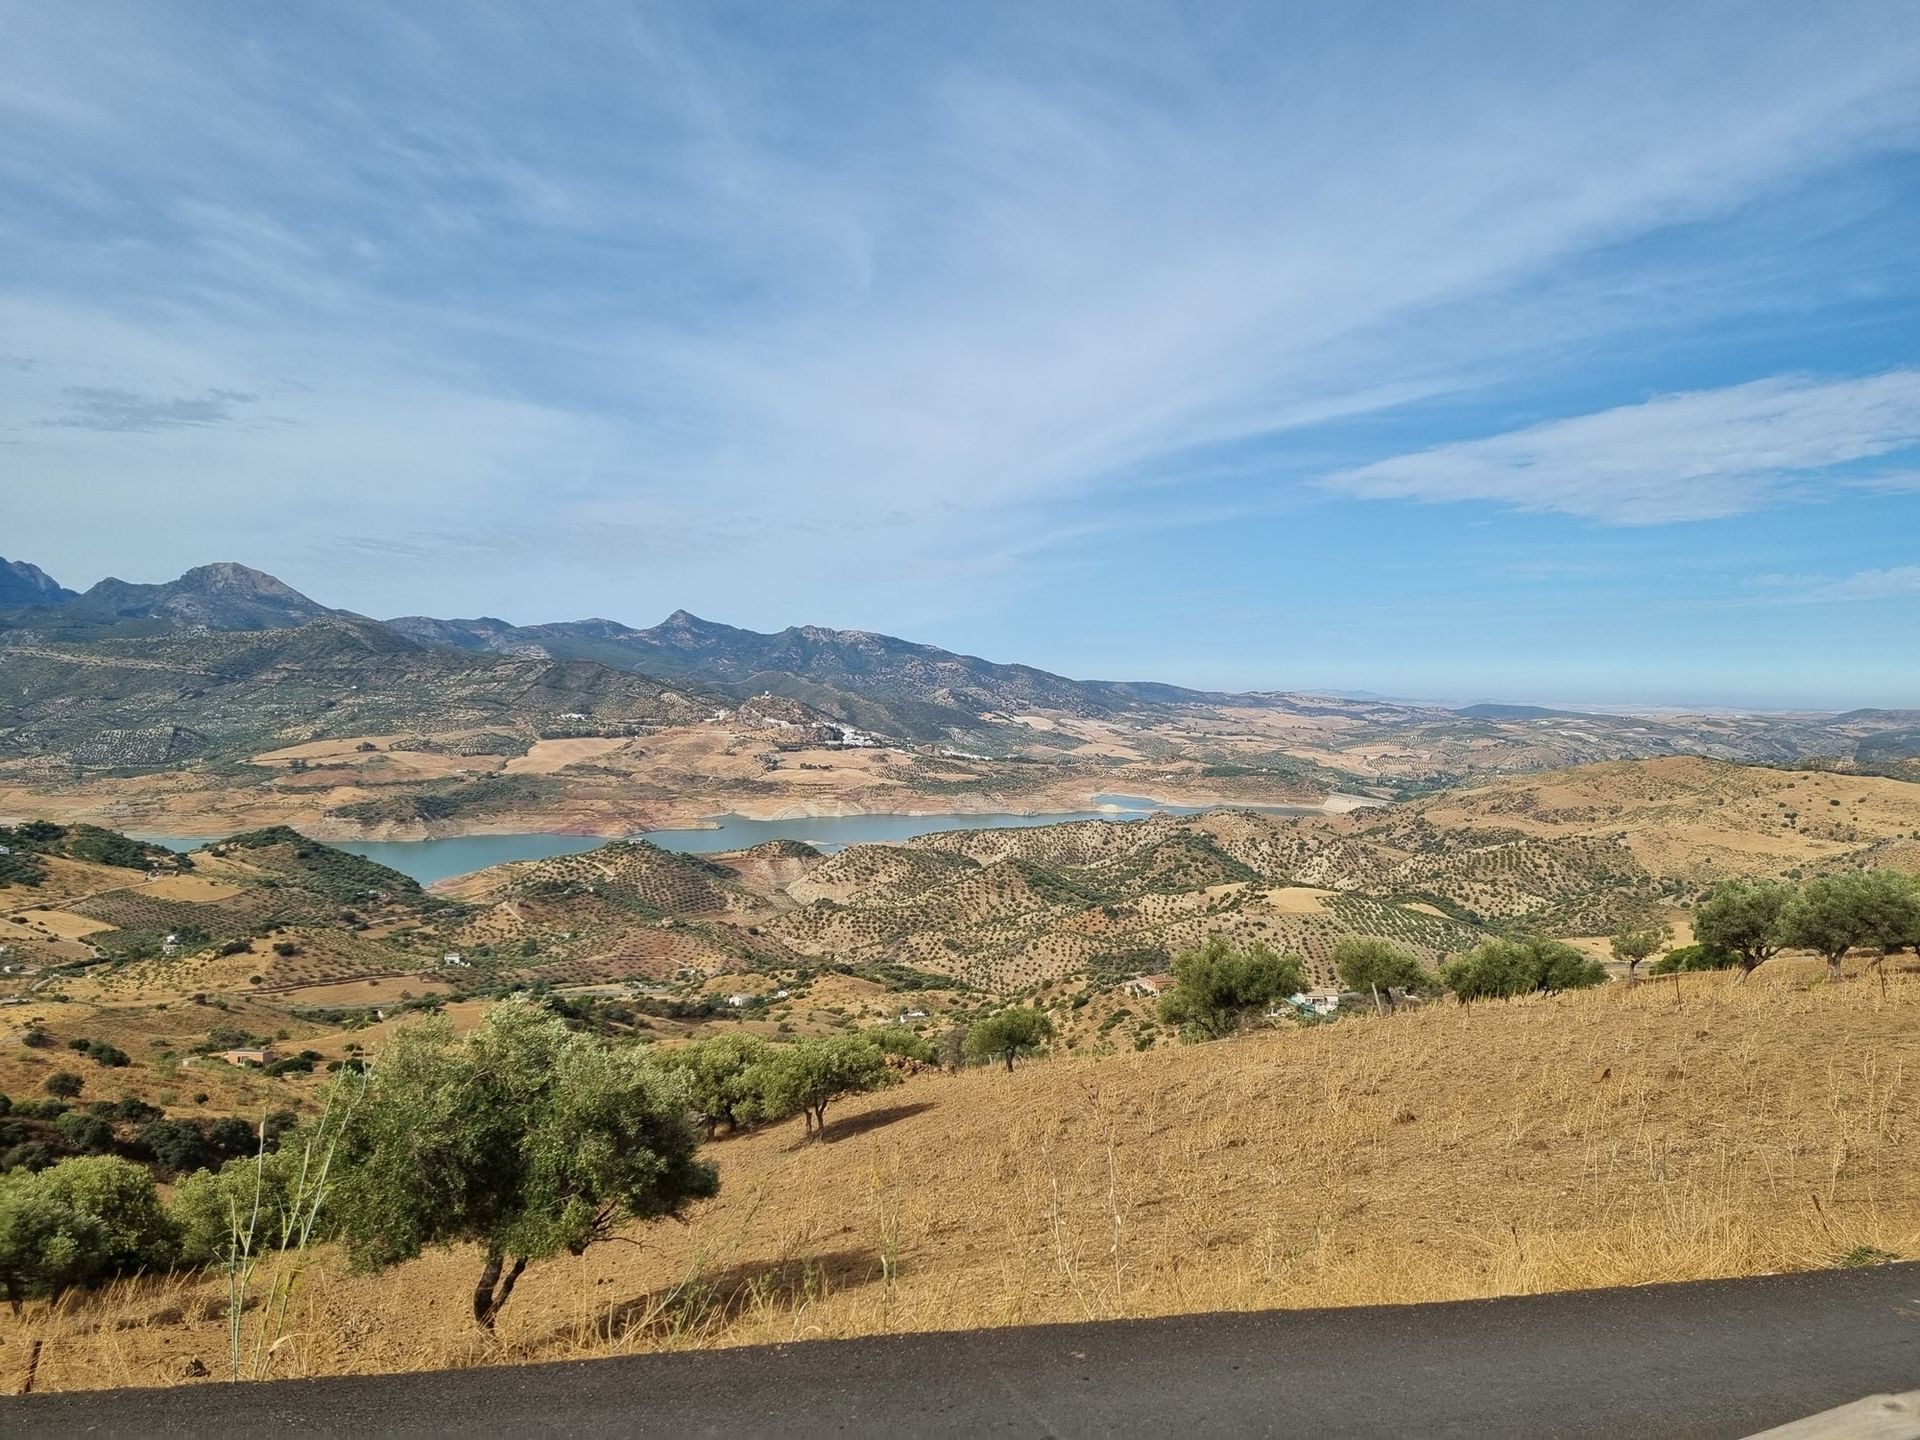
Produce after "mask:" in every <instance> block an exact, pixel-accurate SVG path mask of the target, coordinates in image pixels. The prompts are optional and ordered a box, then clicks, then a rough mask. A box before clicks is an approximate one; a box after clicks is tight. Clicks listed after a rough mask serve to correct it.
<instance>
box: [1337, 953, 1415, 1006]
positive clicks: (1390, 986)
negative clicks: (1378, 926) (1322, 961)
mask: <svg viewBox="0 0 1920 1440" xmlns="http://www.w3.org/2000/svg"><path fill="white" fill-rule="evenodd" d="M1329 958H1330V959H1331V960H1332V961H1333V968H1334V973H1336V974H1337V975H1339V977H1340V983H1341V984H1342V985H1344V986H1345V987H1346V988H1347V989H1349V990H1359V991H1362V992H1371V993H1372V995H1373V997H1374V1004H1375V1005H1377V1006H1384V1007H1385V1008H1386V1009H1389V1010H1390V1009H1392V1008H1393V992H1394V989H1395V988H1396V987H1398V988H1399V989H1402V990H1417V989H1419V988H1420V987H1421V986H1423V985H1425V984H1426V983H1427V982H1428V980H1429V979H1430V977H1429V976H1428V974H1427V972H1426V970H1425V969H1424V968H1423V967H1422V966H1421V964H1420V962H1419V961H1418V960H1416V959H1414V957H1413V956H1412V955H1410V954H1408V953H1407V952H1406V951H1405V950H1402V949H1401V948H1400V947H1399V946H1398V945H1396V944H1394V943H1393V942H1392V941H1391V940H1381V939H1378V938H1376V937H1374V936H1371V935H1346V936H1342V937H1341V938H1340V939H1339V940H1337V941H1335V942H1334V946H1333V950H1332V952H1331V954H1330V956H1329Z"/></svg>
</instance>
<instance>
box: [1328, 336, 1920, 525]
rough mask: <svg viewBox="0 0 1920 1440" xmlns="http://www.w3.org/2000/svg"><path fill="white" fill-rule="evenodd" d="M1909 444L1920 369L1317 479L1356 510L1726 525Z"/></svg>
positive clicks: (1488, 442)
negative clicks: (1459, 504) (1519, 513)
mask: <svg viewBox="0 0 1920 1440" xmlns="http://www.w3.org/2000/svg"><path fill="white" fill-rule="evenodd" d="M1914 445H1920V371H1915V370H1908V369H1901V370H1890V371H1887V372H1886V373H1884V374H1880V375H1870V376H1865V377H1862V378H1859V379H1852V380H1836V381H1816V380H1810V379H1806V378H1800V377H1776V378H1772V379H1767V380H1757V381H1754V382H1752V383H1750V384H1746V385H1734V386H1729V387H1727V388H1725V389H1720V390H1696V391H1690V392H1687V393H1684V394H1678V395H1661V396H1656V397H1655V398H1653V399H1651V400H1647V401H1644V402H1642V403H1640V404H1637V405H1620V406H1616V407H1614V408H1612V409H1609V410H1602V411H1598V412H1596V413H1594V414H1591V415H1580V416H1575V417H1573V418H1571V419H1566V420H1552V421H1548V422H1546V423H1544V424H1540V425H1532V426H1529V427H1527V428H1526V429H1524V430H1515V431H1511V432H1509V433H1507V434H1505V435H1495V436H1492V437H1490V438H1487V439H1482V440H1465V441H1460V442H1457V443H1454V444H1449V445H1440V446H1436V447H1434V448H1432V449H1429V450H1422V451H1419V452H1417V453H1415V454H1411V455H1400V456H1395V457H1393V458H1392V459H1387V460H1380V461H1375V462H1374V463H1372V464H1370V465H1361V466H1357V467H1355V468H1352V469H1348V470H1343V471H1339V472H1337V473H1335V474H1332V475H1329V476H1327V477H1325V480H1324V482H1323V483H1324V484H1326V485H1328V486H1330V487H1331V488H1333V489H1335V490H1339V491H1343V492H1345V493H1347V494H1349V495H1356V496H1361V497H1364V498H1368V499H1404V500H1423V501H1428V502H1431V503H1444V502H1448V501H1463V500H1480V501H1492V502H1494V503H1496V504H1501V505H1507V506H1512V507H1514V508H1517V509H1521V510H1534V511H1557V512H1559V513H1561V514H1565V515H1577V516H1582V517H1585V518H1587V519H1591V520H1600V521H1605V522H1608V523H1612V524H1621V525H1648V524H1659V523H1663V522H1668V521H1676V520H1709V519H1715V518H1718V517H1720V516H1725V515H1735V514H1739V513H1741V512H1742V511H1746V510H1751V509H1753V508H1755V507H1756V506H1759V505H1761V504H1764V503H1767V502H1769V501H1772V500H1775V499H1778V498H1780V497H1781V496H1783V495H1786V494H1791V493H1793V492H1795V491H1797V490H1801V489H1805V488H1808V487H1812V486H1818V485H1821V484H1832V483H1836V477H1835V476H1834V473H1833V472H1835V471H1836V470H1837V469H1839V468H1840V467H1845V466H1848V465H1853V464H1856V463H1858V462H1860V461H1863V460H1872V459H1875V458H1878V457H1880V456H1884V455H1890V454H1894V453H1897V452H1899V451H1901V450H1905V449H1907V448H1909V447H1911V446H1914Z"/></svg>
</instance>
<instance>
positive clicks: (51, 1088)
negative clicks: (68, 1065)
mask: <svg viewBox="0 0 1920 1440" xmlns="http://www.w3.org/2000/svg"><path fill="white" fill-rule="evenodd" d="M40 1088H41V1089H43V1090H45V1091H46V1092H47V1094H49V1095H54V1096H58V1097H59V1098H60V1099H62V1100H71V1099H73V1098H74V1097H75V1096H76V1095H78V1094H79V1093H80V1092H81V1091H82V1090H84V1089H86V1088H87V1082H86V1081H85V1080H82V1079H81V1078H80V1077H79V1076H78V1075H76V1074H74V1073H73V1071H71V1070H56V1071H54V1072H53V1074H51V1075H49V1076H47V1082H46V1084H45V1085H43V1086H41V1087H40Z"/></svg>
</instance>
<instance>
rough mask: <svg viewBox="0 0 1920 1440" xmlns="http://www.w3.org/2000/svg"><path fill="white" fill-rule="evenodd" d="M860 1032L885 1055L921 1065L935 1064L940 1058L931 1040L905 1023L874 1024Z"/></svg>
mask: <svg viewBox="0 0 1920 1440" xmlns="http://www.w3.org/2000/svg"><path fill="white" fill-rule="evenodd" d="M860 1033H861V1034H862V1035H863V1036H865V1037H866V1038H867V1039H869V1040H871V1041H872V1042H873V1043H874V1044H876V1045H878V1046H879V1047H880V1050H881V1053H882V1054H885V1055H898V1056H899V1057H900V1058H901V1059H903V1060H917V1061H919V1062H920V1063H921V1064H922V1065H933V1064H937V1063H938V1061H939V1059H940V1051H939V1050H938V1048H936V1047H935V1045H934V1043H933V1042H932V1041H931V1040H929V1039H927V1037H926V1036H924V1035H922V1034H920V1033H919V1032H918V1031H916V1030H909V1029H908V1028H907V1027H906V1026H905V1025H874V1026H870V1027H869V1028H867V1029H865V1030H862V1031H861V1032H860Z"/></svg>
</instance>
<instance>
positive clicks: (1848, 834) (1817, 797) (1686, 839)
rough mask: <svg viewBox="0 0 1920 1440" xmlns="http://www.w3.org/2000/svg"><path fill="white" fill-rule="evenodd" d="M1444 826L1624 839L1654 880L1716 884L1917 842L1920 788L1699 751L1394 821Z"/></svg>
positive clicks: (1533, 780)
mask: <svg viewBox="0 0 1920 1440" xmlns="http://www.w3.org/2000/svg"><path fill="white" fill-rule="evenodd" d="M1416 817H1417V818H1420V819H1424V820H1425V821H1426V822H1427V823H1428V824H1429V825H1431V826H1433V827H1434V828H1436V829H1438V830H1442V831H1448V830H1467V831H1472V830H1511V831H1519V832H1521V833H1524V834H1528V835H1537V836H1553V837H1564V836H1574V835H1584V836H1611V835H1624V836H1625V838H1626V845H1627V848H1628V849H1629V850H1631V851H1632V852H1633V854H1634V856H1635V857H1636V858H1637V859H1638V860H1639V862H1640V863H1641V864H1642V865H1643V866H1645V867H1646V869H1647V870H1649V871H1651V872H1653V873H1654V874H1662V875H1684V876H1687V877H1689V878H1691V879H1710V878H1715V877H1721V876H1726V875H1735V874H1756V873H1757V874H1775V873H1780V872H1782V871H1785V870H1787V869H1790V868H1792V867H1794V866H1818V865H1820V864H1821V863H1822V862H1828V861H1833V860H1837V859H1839V858H1840V857H1842V856H1845V855H1848V854H1850V853H1851V852H1854V851H1858V850H1861V849H1863V848H1864V847H1867V846H1871V845H1874V844H1876V843H1878V842H1882V841H1889V840H1897V839H1903V838H1904V839H1913V838H1916V837H1920V785H1915V784H1911V783H1909V782H1907V781H1904V780H1887V779H1882V778H1879V777H1876V776H1871V775H1848V774H1839V773H1834V772H1829V771H1819V770H1776V769H1772V768H1769V767H1766V766H1758V765H1731V764H1727V763H1725V762H1723V761H1719V760H1706V759H1701V758H1699V757H1695V756H1675V757H1672V758H1668V759H1660V760H1626V761H1617V762H1614V763H1611V764H1605V765H1582V766H1577V767H1575V768H1572V769H1567V770H1556V771H1552V772H1549V773H1547V774H1542V775H1528V776H1519V777H1515V778H1513V779H1508V780H1499V781H1495V782H1493V783H1492V784H1487V785H1476V786H1473V787H1471V788H1469V789H1464V790H1456V791H1447V792H1444V793H1442V794H1439V795H1435V796H1432V797H1430V798H1428V799H1426V800H1422V801H1419V802H1417V803H1416V804H1414V805H1411V806H1408V807H1406V808H1405V810H1404V812H1402V813H1399V814H1396V816H1395V817H1394V823H1395V824H1396V825H1403V824H1405V823H1407V822H1408V821H1410V820H1412V819H1414V818H1416Z"/></svg>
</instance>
